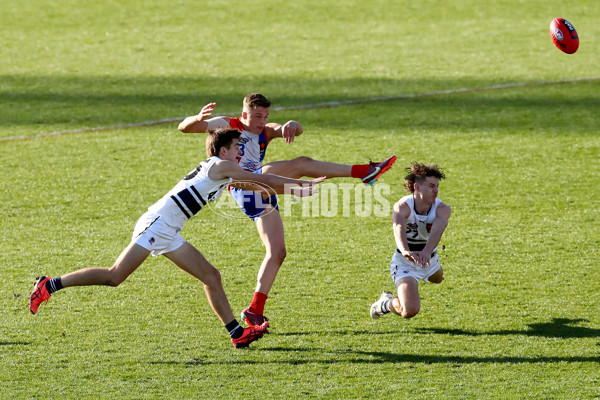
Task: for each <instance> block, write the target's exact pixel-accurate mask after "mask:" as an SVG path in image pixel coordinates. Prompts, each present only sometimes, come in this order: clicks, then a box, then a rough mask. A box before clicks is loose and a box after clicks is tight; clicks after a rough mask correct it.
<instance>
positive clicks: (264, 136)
mask: <svg viewBox="0 0 600 400" xmlns="http://www.w3.org/2000/svg"><path fill="white" fill-rule="evenodd" d="M270 106H271V102H270V101H269V100H268V99H267V98H266V97H264V96H263V95H261V94H259V93H252V94H249V95H248V96H246V97H245V98H244V102H243V109H242V115H241V117H240V118H229V117H215V118H209V117H210V116H211V114H212V111H213V110H214V108H215V103H210V104H207V105H206V106H204V107H203V108H202V110H201V111H200V113H199V114H198V115H192V116H190V117H187V118H185V119H184V120H183V121H182V122H181V123H180V124H179V130H180V131H182V132H199V133H200V132H209V131H211V130H212V129H215V128H219V127H223V126H230V127H232V128H237V129H239V130H241V131H242V137H241V138H240V147H241V148H242V156H241V157H240V160H239V162H240V165H241V167H242V168H244V169H246V170H248V171H252V172H256V173H257V174H260V173H270V174H277V175H282V176H289V177H291V178H301V177H303V176H310V177H317V176H326V177H327V178H333V177H353V178H358V179H361V180H362V181H363V182H364V183H366V184H370V185H373V184H374V183H375V182H376V181H377V179H378V178H379V177H380V176H381V175H382V174H383V173H384V172H386V171H387V170H388V169H390V168H391V166H392V164H393V163H394V162H395V161H396V156H392V157H390V158H388V159H387V160H385V161H382V162H379V163H374V162H370V163H369V164H362V165H346V164H336V163H331V162H324V161H318V160H313V159H312V158H309V157H297V158H295V159H293V160H285V161H275V162H271V163H268V164H266V165H263V164H262V162H263V159H264V157H265V152H266V149H267V145H268V144H269V142H270V141H271V140H272V139H274V138H283V139H284V140H285V141H286V143H292V142H293V141H294V139H295V137H296V136H299V135H300V134H302V132H303V128H302V125H300V123H298V122H297V121H288V122H287V123H285V124H284V125H279V124H275V123H274V124H268V123H267V119H268V117H269V107H270ZM231 193H232V195H233V197H234V198H235V200H236V202H237V203H238V205H239V206H240V207H241V209H242V211H244V212H245V213H246V215H248V217H250V218H251V219H252V220H253V221H254V222H256V228H257V230H258V233H259V235H260V238H261V240H262V242H263V244H264V245H265V248H266V255H265V258H264V260H263V262H262V264H261V267H260V270H259V271H258V277H257V283H256V289H255V292H254V297H253V299H252V302H251V303H250V306H249V307H248V308H246V309H245V310H243V311H242V319H243V320H244V321H246V323H248V325H260V324H261V323H262V322H263V321H264V320H265V319H266V318H265V317H264V315H263V314H264V307H265V302H266V300H267V296H268V294H269V291H270V290H271V287H272V286H273V282H274V281H275V277H276V276H277V273H278V271H279V268H280V267H281V264H282V263H283V260H284V259H285V257H286V253H287V252H286V248H285V239H284V231H283V222H282V220H281V216H280V215H279V212H278V206H277V197H276V196H270V197H268V196H267V197H264V196H262V195H260V194H257V193H253V192H249V191H246V190H239V189H234V190H232V191H231Z"/></svg>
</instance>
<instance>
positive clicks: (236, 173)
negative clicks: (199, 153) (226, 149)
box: [208, 160, 325, 197]
mask: <svg viewBox="0 0 600 400" xmlns="http://www.w3.org/2000/svg"><path fill="white" fill-rule="evenodd" d="M208 176H209V178H211V179H213V180H218V179H226V178H232V179H233V182H232V183H231V185H232V186H234V187H237V188H241V189H245V190H252V191H255V192H263V193H266V194H269V195H271V194H280V193H291V194H293V195H295V196H299V197H306V196H312V195H313V194H315V193H318V191H317V190H316V187H315V186H316V185H317V184H319V183H321V182H323V181H324V180H325V177H324V176H323V177H320V178H317V179H313V180H304V179H292V178H286V177H283V176H279V175H272V174H254V173H252V172H249V171H244V170H243V169H242V168H241V167H240V166H239V165H238V164H237V163H235V162H233V161H225V160H222V161H218V162H217V163H215V165H214V166H213V167H212V168H211V169H210V171H209V173H208Z"/></svg>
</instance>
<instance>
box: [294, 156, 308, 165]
mask: <svg viewBox="0 0 600 400" xmlns="http://www.w3.org/2000/svg"><path fill="white" fill-rule="evenodd" d="M312 161H313V159H312V158H310V157H306V156H300V157H296V158H294V159H293V160H292V162H293V163H294V164H301V165H304V164H308V163H310V162H312Z"/></svg>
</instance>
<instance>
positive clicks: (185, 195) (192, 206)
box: [177, 189, 202, 218]
mask: <svg viewBox="0 0 600 400" xmlns="http://www.w3.org/2000/svg"><path fill="white" fill-rule="evenodd" d="M177 197H179V198H180V199H181V200H182V201H183V203H184V204H185V206H186V207H187V208H188V210H190V211H191V213H192V215H196V214H197V213H198V211H200V210H201V209H202V206H201V205H200V203H198V200H196V198H194V195H193V194H192V192H190V191H189V189H183V190H182V191H181V192H179V193H177ZM188 218H189V217H188Z"/></svg>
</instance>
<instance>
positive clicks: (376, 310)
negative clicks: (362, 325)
mask: <svg viewBox="0 0 600 400" xmlns="http://www.w3.org/2000/svg"><path fill="white" fill-rule="evenodd" d="M393 298H394V295H393V294H391V293H390V292H383V293H382V294H381V297H380V298H379V300H377V301H376V302H375V303H373V305H372V306H371V318H373V319H377V318H380V317H381V316H382V315H384V314H387V313H388V312H389V309H388V311H383V305H384V304H385V303H386V302H391V301H392V299H393ZM390 306H391V304H389V303H388V307H390Z"/></svg>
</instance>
